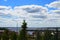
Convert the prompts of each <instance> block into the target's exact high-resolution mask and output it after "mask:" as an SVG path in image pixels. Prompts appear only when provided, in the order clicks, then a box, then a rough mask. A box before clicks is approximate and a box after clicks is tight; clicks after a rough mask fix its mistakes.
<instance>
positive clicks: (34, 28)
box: [0, 27, 60, 32]
mask: <svg viewBox="0 0 60 40" xmlns="http://www.w3.org/2000/svg"><path fill="white" fill-rule="evenodd" d="M1 28H4V29H5V28H7V29H9V30H11V31H15V32H19V30H21V27H0V29H1ZM47 28H49V29H52V28H59V29H60V27H40V28H39V27H29V28H27V30H41V29H47Z"/></svg>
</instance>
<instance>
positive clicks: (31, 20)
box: [0, 5, 60, 27]
mask: <svg viewBox="0 0 60 40" xmlns="http://www.w3.org/2000/svg"><path fill="white" fill-rule="evenodd" d="M48 10H49V9H48V8H47V7H43V6H39V5H25V6H16V7H14V9H12V8H11V7H9V6H0V19H1V20H0V22H1V23H0V26H2V25H1V24H4V25H3V26H10V25H12V26H14V25H15V27H16V23H18V26H21V23H22V20H24V19H25V20H26V22H27V23H28V27H32V26H34V27H36V26H38V27H53V26H54V27H56V26H60V25H59V24H60V10H59V9H56V10H49V11H48ZM10 22H11V23H10ZM5 23H6V25H5ZM9 23H10V24H9ZM12 23H13V24H12ZM12 26H11V27H12Z"/></svg>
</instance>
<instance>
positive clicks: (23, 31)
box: [18, 20, 27, 40]
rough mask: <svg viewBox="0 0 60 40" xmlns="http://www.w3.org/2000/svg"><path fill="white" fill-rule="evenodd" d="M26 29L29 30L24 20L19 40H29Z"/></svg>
mask: <svg viewBox="0 0 60 40" xmlns="http://www.w3.org/2000/svg"><path fill="white" fill-rule="evenodd" d="M26 28H27V23H26V22H25V20H24V21H23V25H22V29H21V31H20V33H19V36H18V40H27V36H26Z"/></svg>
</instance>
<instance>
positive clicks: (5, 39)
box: [2, 30, 9, 40]
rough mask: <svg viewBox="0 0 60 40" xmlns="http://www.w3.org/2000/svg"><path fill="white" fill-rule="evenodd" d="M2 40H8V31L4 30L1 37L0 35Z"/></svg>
mask: <svg viewBox="0 0 60 40" xmlns="http://www.w3.org/2000/svg"><path fill="white" fill-rule="evenodd" d="M2 40H9V34H8V30H5V31H4V33H3V35H2Z"/></svg>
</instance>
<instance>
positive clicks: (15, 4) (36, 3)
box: [0, 0, 55, 7]
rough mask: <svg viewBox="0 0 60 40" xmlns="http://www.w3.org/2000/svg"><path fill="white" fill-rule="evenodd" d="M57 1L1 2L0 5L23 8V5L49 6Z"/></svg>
mask: <svg viewBox="0 0 60 40" xmlns="http://www.w3.org/2000/svg"><path fill="white" fill-rule="evenodd" d="M53 1H55V0H0V5H3V6H12V7H14V6H22V5H32V4H35V5H42V6H44V5H45V4H49V3H51V2H53Z"/></svg>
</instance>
